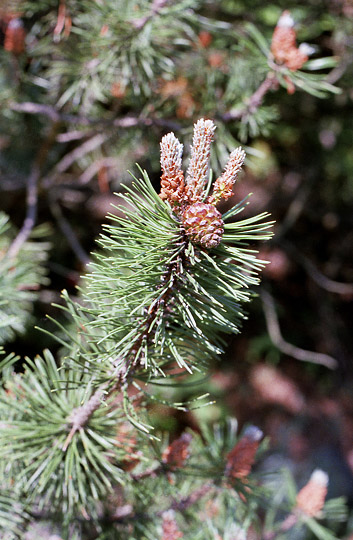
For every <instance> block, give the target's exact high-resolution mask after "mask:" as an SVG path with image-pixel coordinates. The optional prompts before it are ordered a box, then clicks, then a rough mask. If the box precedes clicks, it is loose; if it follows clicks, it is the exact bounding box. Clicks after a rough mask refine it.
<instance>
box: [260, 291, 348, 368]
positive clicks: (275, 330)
mask: <svg viewBox="0 0 353 540" xmlns="http://www.w3.org/2000/svg"><path fill="white" fill-rule="evenodd" d="M260 296H261V300H262V305H263V310H264V315H265V319H266V325H267V330H268V333H269V336H270V338H271V341H272V343H273V344H274V345H275V346H276V347H277V348H278V349H279V350H280V351H281V352H283V353H284V354H287V355H288V356H291V357H293V358H295V359H296V360H300V361H302V362H311V363H313V364H320V365H322V366H326V367H327V368H329V369H335V368H337V365H338V363H337V360H336V359H335V358H333V357H332V356H329V355H328V354H323V353H317V352H314V351H308V350H306V349H301V348H299V347H296V346H295V345H292V344H291V343H288V341H285V339H283V337H282V334H281V329H280V326H279V321H278V317H277V313H276V308H275V303H274V300H273V297H272V296H271V294H270V293H269V292H268V291H266V290H265V289H262V290H261V292H260Z"/></svg>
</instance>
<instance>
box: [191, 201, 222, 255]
mask: <svg viewBox="0 0 353 540" xmlns="http://www.w3.org/2000/svg"><path fill="white" fill-rule="evenodd" d="M183 225H184V228H185V232H186V234H187V235H188V236H190V239H191V241H192V242H194V243H195V244H201V246H203V247H205V248H208V249H209V248H213V247H216V246H218V244H219V243H220V241H221V238H222V235H223V221H222V215H221V214H220V212H218V210H217V209H216V208H215V207H214V206H213V204H206V203H195V204H192V205H190V206H188V207H187V208H186V210H185V212H184V214H183Z"/></svg>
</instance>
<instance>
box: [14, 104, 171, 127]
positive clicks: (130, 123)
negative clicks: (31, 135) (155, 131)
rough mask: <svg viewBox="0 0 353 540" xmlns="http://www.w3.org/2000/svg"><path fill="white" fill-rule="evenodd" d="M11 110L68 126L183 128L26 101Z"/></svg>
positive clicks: (166, 122) (153, 120) (154, 120)
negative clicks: (76, 112)
mask: <svg viewBox="0 0 353 540" xmlns="http://www.w3.org/2000/svg"><path fill="white" fill-rule="evenodd" d="M9 108H10V109H11V110H13V111H17V112H22V113H26V114H42V115H44V116H47V117H48V118H50V119H51V120H53V121H57V122H58V121H60V122H63V123H67V124H76V125H82V126H93V125H94V126H98V127H99V126H102V127H106V126H112V127H115V128H131V127H135V126H146V127H151V126H160V127H163V128H166V129H172V130H176V131H177V130H179V129H180V128H181V126H180V124H179V123H178V122H174V121H172V120H165V119H163V118H153V117H148V118H147V117H146V116H131V115H130V116H124V118H116V117H112V118H105V119H103V120H102V119H100V118H91V117H89V116H82V115H74V114H66V113H62V112H60V111H58V110H57V109H56V108H55V107H53V106H52V105H41V104H39V103H32V102H30V101H25V102H23V103H17V102H14V101H12V102H10V103H9Z"/></svg>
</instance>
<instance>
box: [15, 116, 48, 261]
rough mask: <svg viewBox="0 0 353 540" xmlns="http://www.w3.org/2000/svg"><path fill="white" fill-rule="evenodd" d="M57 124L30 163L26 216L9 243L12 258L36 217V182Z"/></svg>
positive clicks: (24, 239) (26, 236) (26, 238)
mask: <svg viewBox="0 0 353 540" xmlns="http://www.w3.org/2000/svg"><path fill="white" fill-rule="evenodd" d="M58 126H59V124H58V123H57V122H55V123H54V124H53V125H52V128H51V131H50V133H49V135H48V137H47V138H46V139H45V140H44V141H43V143H42V145H41V146H40V148H39V150H38V152H37V155H36V157H35V160H34V162H33V165H32V169H31V173H30V175H29V176H28V178H27V195H26V205H27V209H26V217H25V220H24V222H23V225H22V227H21V229H20V231H19V233H18V234H17V236H16V238H15V239H14V240H13V242H12V243H11V245H10V247H9V249H8V252H7V256H8V257H9V258H10V259H14V258H15V257H16V256H17V254H18V252H19V251H20V249H21V247H22V246H23V244H24V243H25V242H26V241H27V240H28V238H29V236H30V234H31V232H32V230H33V227H34V226H35V223H36V219H37V204H38V182H39V179H40V177H41V170H42V166H43V163H44V162H45V159H46V157H47V155H48V152H49V150H50V148H51V146H52V145H53V143H54V141H55V136H56V133H57V129H58Z"/></svg>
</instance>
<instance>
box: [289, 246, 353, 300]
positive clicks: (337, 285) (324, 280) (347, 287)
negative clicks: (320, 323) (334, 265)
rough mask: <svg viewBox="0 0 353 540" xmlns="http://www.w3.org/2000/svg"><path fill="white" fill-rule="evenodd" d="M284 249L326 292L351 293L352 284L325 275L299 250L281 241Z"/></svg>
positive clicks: (352, 289) (352, 290) (352, 292)
mask: <svg viewBox="0 0 353 540" xmlns="http://www.w3.org/2000/svg"><path fill="white" fill-rule="evenodd" d="M281 244H282V245H283V247H284V249H285V250H286V251H288V252H289V253H290V254H292V255H293V257H294V258H295V259H296V260H297V262H299V264H300V265H301V266H302V267H303V268H304V270H305V271H306V272H307V274H308V275H309V276H310V278H311V279H312V280H313V281H314V282H315V283H316V284H317V285H318V286H319V287H321V288H322V289H325V290H326V291H328V292H331V293H335V294H342V295H351V294H353V284H352V283H341V282H340V281H336V280H333V279H330V278H328V277H327V276H325V275H324V274H323V273H322V272H320V270H318V269H317V268H316V266H315V265H314V264H313V263H312V262H311V260H310V259H309V258H308V257H306V256H305V255H303V253H301V252H299V250H298V249H296V247H295V246H294V245H292V244H290V243H289V242H283V243H282V242H281Z"/></svg>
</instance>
